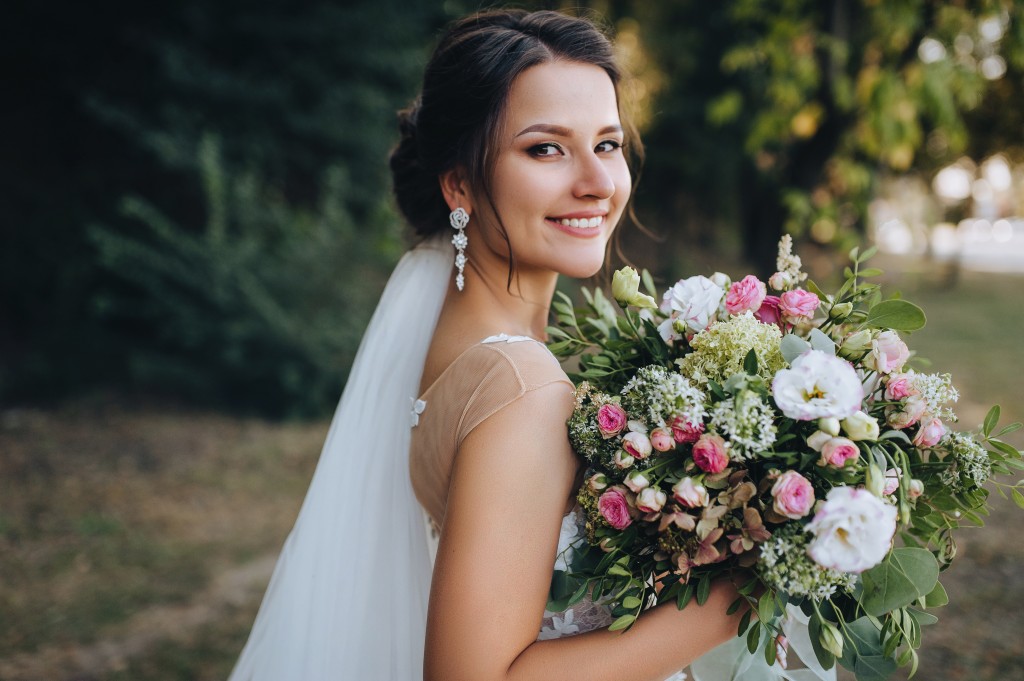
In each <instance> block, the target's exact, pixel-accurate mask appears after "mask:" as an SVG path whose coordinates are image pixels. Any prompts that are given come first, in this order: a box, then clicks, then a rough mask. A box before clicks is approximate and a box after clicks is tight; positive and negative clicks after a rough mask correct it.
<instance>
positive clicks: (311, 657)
mask: <svg viewBox="0 0 1024 681" xmlns="http://www.w3.org/2000/svg"><path fill="white" fill-rule="evenodd" d="M619 81H620V73H619V70H618V68H617V67H616V65H615V61H614V57H613V52H612V47H611V45H610V44H609V42H608V40H607V39H606V38H605V36H604V35H603V34H601V32H600V31H598V30H597V29H596V28H595V27H594V26H593V25H592V24H591V23H589V22H588V21H586V20H583V19H577V18H572V17H568V16H565V15H562V14H558V13H554V12H537V13H532V14H529V13H525V12H520V11H499V12H487V13H483V14H479V15H474V16H471V17H468V18H465V19H463V20H461V21H459V22H457V23H456V24H454V25H453V26H452V27H451V28H450V29H449V31H448V32H447V33H446V35H445V36H444V37H443V38H442V40H441V42H440V44H439V45H438V47H437V49H436V51H435V53H434V55H433V57H432V59H431V61H430V63H429V64H428V66H427V69H426V73H425V77H424V84H423V90H422V93H421V95H420V97H419V98H418V99H417V101H416V102H415V103H414V104H413V106H412V107H411V108H410V109H409V110H407V111H405V112H403V114H402V131H403V137H402V140H401V142H400V144H399V146H398V148H397V149H396V151H395V152H394V154H393V157H392V160H391V166H392V170H393V173H394V179H395V193H396V197H397V200H398V205H399V207H400V208H401V210H402V212H403V214H404V215H405V217H406V218H407V220H408V221H409V223H410V224H411V225H412V226H413V228H414V229H415V230H416V232H417V234H419V235H421V236H422V237H425V240H424V242H423V243H422V244H421V245H420V246H419V247H418V248H416V249H414V250H413V251H411V252H410V254H408V255H407V256H406V258H405V259H403V262H402V263H400V265H399V267H398V268H397V269H396V272H395V274H394V275H393V276H392V279H391V281H390V282H389V284H388V288H387V290H386V291H385V293H384V296H383V298H382V300H381V303H380V306H379V307H378V310H377V312H376V313H375V316H374V320H373V321H372V322H371V325H370V328H369V329H368V331H367V336H366V338H364V341H363V345H362V347H361V348H360V352H359V356H358V357H357V360H356V365H355V367H354V369H353V372H352V375H351V377H350V379H349V384H348V386H347V387H346V390H345V394H344V396H343V397H342V401H341V404H340V405H339V408H338V414H337V415H336V417H335V421H334V423H333V424H332V427H331V432H330V434H329V436H328V441H327V444H326V445H325V448H324V453H323V455H322V457H321V461H320V464H319V465H318V469H317V472H316V474H315V476H314V480H313V483H312V485H311V487H310V492H309V494H308V496H307V499H306V501H305V503H304V505H303V508H302V511H301V513H300V516H299V520H298V522H297V523H296V527H295V529H294V530H293V532H292V535H291V536H290V537H289V539H288V542H287V544H286V545H285V549H284V552H283V554H282V557H281V559H280V561H279V564H278V567H277V569H276V570H275V574H274V577H273V579H272V581H271V584H270V587H269V589H268V592H267V596H266V597H265V600H264V603H263V606H262V607H261V611H260V614H259V616H258V617H257V621H256V624H255V626H254V628H253V633H252V635H251V636H250V640H249V643H248V644H247V645H246V648H245V651H244V652H243V655H242V659H241V660H240V661H239V663H238V666H237V667H236V669H235V673H234V674H233V676H232V679H235V680H238V681H241V680H243V679H264V678H266V679H325V680H326V679H353V680H354V679H373V680H377V679H381V680H383V679H396V680H398V679H401V680H403V681H404V680H407V679H420V678H423V679H427V680H429V681H458V680H461V679H467V680H472V681H489V680H492V679H493V680H495V681H498V680H505V679H523V680H526V679H573V678H579V679H587V680H588V681H598V680H600V679H616V680H618V679H622V678H629V679H638V680H639V679H664V678H666V677H668V676H670V675H672V674H673V673H674V672H676V671H678V670H679V669H681V668H682V667H684V666H686V665H687V664H688V663H689V662H690V661H692V660H693V659H694V658H696V657H697V656H699V655H701V654H703V653H704V652H706V651H708V650H710V649H711V648H713V647H714V646H716V645H717V644H719V643H721V642H723V641H726V640H728V639H730V638H732V637H733V636H735V630H736V620H737V618H738V617H739V614H736V615H733V616H731V617H729V616H726V615H725V611H726V607H727V605H728V604H729V603H730V602H731V601H732V600H733V599H734V598H735V595H736V594H735V591H734V589H733V588H732V586H731V585H729V584H726V583H721V584H716V585H715V586H714V587H713V589H712V594H711V597H710V599H709V600H708V602H707V603H706V604H705V605H704V606H703V607H698V606H696V605H695V604H691V605H690V606H688V607H687V608H686V609H685V610H683V611H678V610H677V609H676V608H675V607H673V606H667V607H666V606H659V607H657V608H655V609H653V610H650V611H648V612H646V613H644V615H643V616H642V617H640V619H639V620H638V621H637V623H636V624H635V625H634V627H633V628H632V630H631V631H629V632H627V633H624V634H623V633H615V632H609V631H607V630H606V628H605V627H607V625H608V624H609V623H610V620H609V619H608V615H607V613H606V612H605V611H604V609H602V608H601V607H600V606H599V605H598V604H594V603H592V602H589V601H586V600H585V601H584V602H583V603H581V604H578V605H577V606H575V607H574V608H573V610H572V612H571V613H547V612H546V611H545V603H546V600H547V593H548V588H549V586H550V581H551V576H552V568H553V566H554V565H555V561H556V559H558V558H559V557H560V556H561V558H562V559H563V560H564V552H565V550H566V549H567V548H569V545H570V541H571V540H572V537H573V535H574V534H575V533H576V530H577V528H576V526H575V525H576V517H577V516H576V514H575V513H574V508H573V506H574V504H573V497H574V491H575V488H576V486H577V484H578V483H579V480H580V475H581V474H582V470H581V462H580V460H579V459H578V458H577V457H576V456H575V455H574V454H573V452H572V450H571V448H570V446H569V443H568V439H567V433H566V425H565V423H566V419H567V418H568V416H569V415H570V413H571V411H572V408H573V391H572V384H571V383H570V382H569V381H568V379H567V378H566V375H565V373H564V372H563V371H562V369H561V368H560V367H559V365H558V363H557V362H556V361H555V359H554V357H553V356H552V355H551V354H550V353H549V352H548V351H547V349H546V348H545V347H544V345H543V344H542V342H541V341H542V340H543V339H544V329H545V327H546V326H547V323H548V307H549V304H550V300H551V297H552V294H553V292H554V289H555V282H556V279H557V277H558V275H560V274H562V275H566V276H570V277H587V276H591V275H593V274H594V273H596V272H597V271H598V270H599V269H600V267H601V266H602V264H603V262H604V258H605V251H606V247H607V245H608V241H609V238H610V237H611V235H612V233H613V231H614V230H615V228H616V226H617V225H618V223H619V221H620V219H621V218H622V215H623V212H624V211H625V209H626V206H627V203H628V200H629V197H630V193H631V178H630V170H629V163H628V155H629V153H630V151H631V147H632V151H638V150H639V149H638V142H637V140H636V139H635V136H634V135H633V133H632V130H631V128H630V127H629V125H628V123H625V122H623V120H622V116H621V112H620V102H619V93H618V85H619ZM450 242H451V243H450ZM452 243H453V244H454V245H452ZM453 263H454V267H453ZM410 421H411V423H412V424H413V427H412V429H411V440H410V429H409V422H410ZM407 452H408V458H406V453H407ZM410 472H411V487H410V477H409V475H410ZM414 494H415V497H414ZM416 500H418V501H419V502H420V503H421V504H422V507H423V509H425V511H426V513H427V515H428V517H429V520H430V523H431V525H432V526H433V528H434V531H435V532H436V534H437V536H438V537H439V543H438V545H437V547H436V562H435V563H434V566H433V574H432V582H430V585H429V604H428V603H427V602H426V601H425V597H426V592H427V583H428V580H429V579H430V574H431V569H430V563H429V558H427V548H426V545H427V540H426V538H425V533H424V532H423V531H422V530H423V526H422V525H421V524H419V522H420V520H421V518H422V516H421V515H419V513H420V511H419V507H418V504H417V503H416Z"/></svg>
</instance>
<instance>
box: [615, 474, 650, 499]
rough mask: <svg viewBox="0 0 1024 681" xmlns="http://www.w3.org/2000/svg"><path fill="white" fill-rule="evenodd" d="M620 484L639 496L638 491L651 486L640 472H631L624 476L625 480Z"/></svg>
mask: <svg viewBox="0 0 1024 681" xmlns="http://www.w3.org/2000/svg"><path fill="white" fill-rule="evenodd" d="M622 484H624V485H625V486H626V487H628V488H629V489H631V490H633V491H634V492H636V493H637V494H639V493H640V490H642V489H646V488H647V487H650V486H651V481H650V480H649V479H648V478H647V476H646V475H644V474H643V472H642V471H638V470H632V471H630V472H629V473H627V474H626V479H625V480H624V481H623V483H622Z"/></svg>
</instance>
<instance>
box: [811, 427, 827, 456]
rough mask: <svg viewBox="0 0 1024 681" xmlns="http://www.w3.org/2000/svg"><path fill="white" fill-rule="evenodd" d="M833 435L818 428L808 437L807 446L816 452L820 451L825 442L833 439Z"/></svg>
mask: <svg viewBox="0 0 1024 681" xmlns="http://www.w3.org/2000/svg"><path fill="white" fill-rule="evenodd" d="M832 437H833V436H832V435H830V434H828V433H826V432H825V431H824V430H816V431H814V432H813V433H811V435H810V437H808V438H807V446H808V447H810V448H811V449H813V450H814V451H816V452H820V451H821V448H822V447H824V446H825V443H826V442H828V441H829V440H831V439H832Z"/></svg>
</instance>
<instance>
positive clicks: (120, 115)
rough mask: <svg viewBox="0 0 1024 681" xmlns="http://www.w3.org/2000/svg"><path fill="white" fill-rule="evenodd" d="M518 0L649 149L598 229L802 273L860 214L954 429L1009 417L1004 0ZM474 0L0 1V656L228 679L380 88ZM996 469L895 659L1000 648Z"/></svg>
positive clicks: (697, 259) (1020, 329) (352, 242)
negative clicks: (794, 267) (622, 216)
mask: <svg viewBox="0 0 1024 681" xmlns="http://www.w3.org/2000/svg"><path fill="white" fill-rule="evenodd" d="M519 5H520V6H523V7H528V8H533V9H539V8H556V9H557V8H562V7H569V6H572V7H574V8H575V7H581V8H583V10H582V11H584V12H588V13H592V16H594V17H595V18H597V19H598V20H599V21H601V22H603V23H604V24H606V25H607V26H608V27H609V29H610V30H611V32H612V33H613V34H614V35H615V36H616V44H617V49H618V51H619V53H620V56H621V59H622V61H623V63H624V64H625V65H626V67H627V68H628V70H629V71H630V73H631V74H632V76H633V77H632V79H631V81H630V82H629V83H627V84H626V86H625V87H624V89H623V102H622V104H623V108H624V110H625V111H627V112H628V113H629V114H630V115H631V116H632V117H633V119H634V120H635V122H636V123H637V125H638V126H639V127H640V129H641V132H642V135H643V138H644V140H645V143H646V147H647V160H646V165H645V167H644V171H643V179H642V182H641V184H640V186H639V190H638V193H637V195H636V207H637V212H638V215H639V217H640V219H641V221H642V222H643V225H644V230H641V229H637V228H635V227H628V228H625V229H624V230H623V248H624V253H625V256H626V257H627V258H628V259H629V260H630V261H632V262H633V263H635V264H637V265H640V266H644V267H647V268H649V269H650V270H651V271H652V272H653V273H654V274H655V276H656V278H657V279H658V281H659V282H661V283H663V284H667V283H668V282H669V281H670V280H672V279H674V278H678V277H682V276H688V275H690V274H694V273H708V272H710V271H714V270H722V271H726V272H728V273H730V274H731V275H733V276H736V275H740V274H744V273H748V272H754V273H758V274H760V275H762V276H765V275H767V274H770V273H771V271H772V268H773V264H774V253H775V243H776V242H777V240H778V238H779V236H780V235H781V234H783V233H790V234H792V235H794V237H795V238H796V241H797V247H798V250H799V252H800V254H801V255H802V256H803V258H804V262H805V264H806V268H807V270H808V271H809V272H810V274H811V276H812V278H813V279H815V280H816V281H818V282H819V283H820V284H821V285H822V286H823V287H827V286H829V285H831V284H833V283H834V282H835V280H836V277H838V273H840V272H841V271H842V267H843V265H844V264H845V257H846V256H845V254H846V253H847V252H848V251H849V249H850V248H852V247H853V246H855V245H859V244H869V243H873V244H876V245H877V246H878V247H879V254H878V255H877V256H876V258H875V259H874V264H876V265H877V266H878V267H880V268H882V269H883V270H884V271H885V274H884V275H882V277H880V281H881V282H882V283H884V284H885V286H886V290H887V291H890V292H892V293H893V294H895V292H897V291H899V292H900V293H901V294H902V295H904V296H905V297H907V298H908V299H910V300H913V301H915V302H917V303H919V304H920V305H921V306H922V307H924V309H925V311H926V313H927V314H928V318H929V323H928V326H927V327H926V328H925V329H924V330H923V331H921V332H918V333H915V334H914V335H913V336H911V337H910V338H909V339H908V342H909V344H910V346H911V348H912V349H914V350H915V351H917V353H918V357H917V358H916V360H915V361H919V362H922V363H923V362H925V361H930V362H931V365H930V366H931V367H932V368H931V369H930V370H942V371H949V372H951V373H952V374H953V377H954V382H955V384H956V385H957V386H958V387H959V388H960V391H961V394H962V398H961V401H960V404H959V408H958V413H959V414H960V415H961V422H960V423H959V424H958V425H957V426H956V427H958V428H963V429H971V428H974V427H976V426H977V424H978V423H979V422H980V421H981V419H982V417H983V415H984V413H985V410H986V409H987V407H988V406H989V405H991V404H994V403H1000V404H1001V405H1002V407H1003V421H1004V422H1010V421H1014V420H1022V419H1024V384H1022V383H1021V380H1020V376H1021V372H1020V370H1019V365H1020V361H1021V359H1022V353H1021V341H1020V339H1021V338H1022V337H1024V314H1022V312H1021V298H1022V297H1024V276H1022V275H1024V139H1022V133H1024V14H1022V10H1024V0H960V1H959V2H940V1H937V0H921V1H919V2H905V1H903V0H825V1H822V0H785V1H782V2H775V3H767V2H764V1H763V0H728V1H723V2H696V1H695V0H657V1H656V2H655V1H653V0H651V1H648V0H604V1H601V0H592V1H589V2H587V1H581V2H572V3H569V2H523V3H519ZM477 8H478V4H477V3H475V2H469V1H461V0H448V1H446V2H441V1H440V0H404V1H399V0H349V1H343V0H302V1H298V2H296V1H294V0H289V1H288V2H285V1H284V0H246V1H244V2H243V1H241V0H155V1H153V2H147V3H138V2H135V3H132V2H128V0H109V1H108V2H101V3H71V2H57V3H48V4H39V3H36V4H30V3H24V2H18V3H15V5H14V7H13V8H12V9H11V11H10V12H8V14H7V16H6V24H7V25H8V27H10V28H11V29H12V30H10V31H9V33H10V35H9V36H8V39H7V40H6V41H5V43H6V44H5V50H6V54H8V59H7V60H6V62H7V63H8V65H9V66H11V67H12V71H13V73H12V76H11V78H10V80H9V84H8V86H7V87H6V88H5V95H6V97H5V100H6V103H5V106H4V107H3V112H2V113H0V116H2V117H3V120H4V121H5V122H6V123H7V125H6V130H7V133H8V134H7V135H6V139H5V142H4V163H0V187H2V189H0V207H2V208H3V215H4V217H5V220H4V224H5V228H4V230H3V235H4V236H3V241H2V242H0V289H2V294H0V679H4V680H7V681H15V680H21V679H26V680H27V679H33V680H35V679H48V680H50V679H53V680H58V681H63V680H66V681H71V680H72V679H76V680H78V681H85V680H101V679H102V680H108V679H109V680H114V679H118V680H121V679H125V680H128V679H131V680H134V679H154V680H157V681H164V680H171V679H179V680H185V679H204V680H205V679H210V680H214V679H223V678H225V677H226V675H227V673H228V671H229V670H230V668H231V665H232V663H233V661H234V659H235V658H236V656H237V654H238V652H239V650H240V648H241V646H242V644H243V642H244V640H245V636H246V634H247V632H248V627H249V626H250V624H251V621H252V618H253V616H254V614H255V610H256V607H257V606H258V603H259V598H260V596H261V594H262V591H263V588H264V587H265V585H266V581H267V579H268V578H269V574H270V570H271V569H272V567H273V564H274V559H275V557H276V554H277V551H278V549H279V548H280V545H281V543H282V541H283V539H284V537H285V535H286V533H287V531H288V529H289V528H290V527H291V524H292V522H293V521H294V518H295V514H296V512H297V510H298V507H299V504H300V503H301V500H302V496H303V493H304V491H305V488H306V485H307V484H308V481H309V477H310V475H311V474H312V470H313V467H314V465H315V462H316V457H317V455H318V453H319V448H320V445H321V443H322V439H323V436H324V434H325V432H326V429H327V419H328V418H329V416H330V413H331V409H332V408H333V405H334V403H335V402H336V400H337V398H338V396H339V394H340V391H341V388H342V386H343V384H344V380H345V376H346V372H347V367H348V364H349V363H350V361H351V358H352V355H353V353H354V351H355V347H356V345H357V344H358V342H359V338H360V337H361V334H362V330H363V327H364V325H365V323H366V320H367V319H368V318H369V315H370V313H371V312H372V308H373V305H374V304H375V303H376V300H377V296H378V295H379V292H380V290H381V288H382V287H383V284H384V282H385V280H386V277H387V274H388V272H389V271H390V268H391V266H392V265H393V264H394V262H396V261H397V259H398V257H399V256H400V255H401V253H402V251H403V250H404V248H405V247H406V244H407V241H406V240H405V236H404V235H405V230H404V228H403V226H402V225H401V223H400V221H399V219H398V218H397V213H396V210H395V208H394V206H393V203H392V199H391V196H390V191H389V184H388V183H389V179H388V171H387V154H388V151H389V149H390V148H391V147H392V146H393V145H394V143H395V142H396V140H397V127H396V119H395V114H394V112H395V111H396V109H398V108H401V107H403V106H405V105H407V104H408V103H409V101H410V100H411V99H412V98H413V97H414V96H415V94H416V91H417V87H418V80H419V78H420V74H421V72H422V68H423V65H424V63H425V60H426V58H427V55H428V54H429V50H430V47H431V45H432V44H433V41H434V40H435V39H436V36H437V35H438V32H439V31H440V30H441V28H442V27H443V26H444V25H445V23H446V22H448V21H450V20H451V19H453V18H454V17H457V16H460V15H462V14H464V13H466V12H469V11H474V10H475V9H477ZM645 231H646V233H645ZM648 233H649V234H648ZM565 287H566V290H569V291H572V289H573V285H572V283H571V282H566V283H565ZM1019 435H1020V434H1019V433H1018V434H1017V436H1018V437H1017V439H1015V440H1012V442H1013V443H1014V444H1015V445H1016V446H1018V447H1020V446H1024V439H1021V438H1020V437H1019ZM353 484H358V481H353ZM993 502H994V509H995V510H994V513H993V516H992V518H991V521H990V522H989V524H988V525H987V526H986V527H985V528H983V529H980V530H973V529H972V530H968V531H965V532H963V533H962V535H961V539H960V557H959V559H958V561H957V562H956V563H955V564H954V566H953V568H952V569H951V570H950V571H949V572H948V573H946V575H945V576H944V577H943V580H942V581H943V583H944V584H945V585H946V588H947V590H948V591H949V592H950V595H951V601H952V602H951V604H950V605H948V606H946V607H945V608H943V609H942V610H940V611H938V612H937V614H938V615H939V617H940V622H939V624H937V625H935V626H933V627H931V631H927V632H926V634H925V643H924V647H923V649H922V650H921V670H920V672H919V674H918V676H917V677H916V678H921V679H925V681H936V680H947V679H948V680H965V681H968V680H969V681H985V680H996V679H999V680H1003V679H1013V678H1024V638H1022V637H1021V636H1020V632H1021V631H1022V630H1024V609H1021V608H1020V607H1019V603H1020V602H1021V601H1022V600H1024V577H1022V576H1021V573H1020V570H1019V565H1020V564H1021V562H1022V561H1024V541H1021V540H1022V537H1021V533H1020V531H1019V529H1017V528H1019V527H1020V516H1019V515H1014V513H1019V510H1017V509H1015V508H1014V507H1013V505H1012V504H1011V503H1009V502H1005V501H1003V500H1001V499H999V498H998V496H997V495H996V494H995V493H994V494H993ZM352 550H353V551H357V550H358V547H352ZM366 586H367V589H371V590H372V589H386V588H387V585H386V584H379V585H366ZM903 677H905V673H904V674H903ZM903 677H901V678H903Z"/></svg>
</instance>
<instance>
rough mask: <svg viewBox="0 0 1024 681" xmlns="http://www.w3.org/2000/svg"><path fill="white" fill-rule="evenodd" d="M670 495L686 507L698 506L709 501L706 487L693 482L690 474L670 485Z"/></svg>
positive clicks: (704, 504)
mask: <svg viewBox="0 0 1024 681" xmlns="http://www.w3.org/2000/svg"><path fill="white" fill-rule="evenodd" d="M672 497H673V498H674V499H675V500H676V501H678V502H679V503H680V504H682V505H683V506H686V507H687V508H699V507H703V506H707V505H708V504H709V503H710V499H709V498H708V490H707V488H706V487H704V485H701V484H698V483H696V482H694V480H693V478H691V477H690V476H686V477H685V478H683V479H682V480H680V481H679V482H677V483H676V484H675V485H673V486H672Z"/></svg>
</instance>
